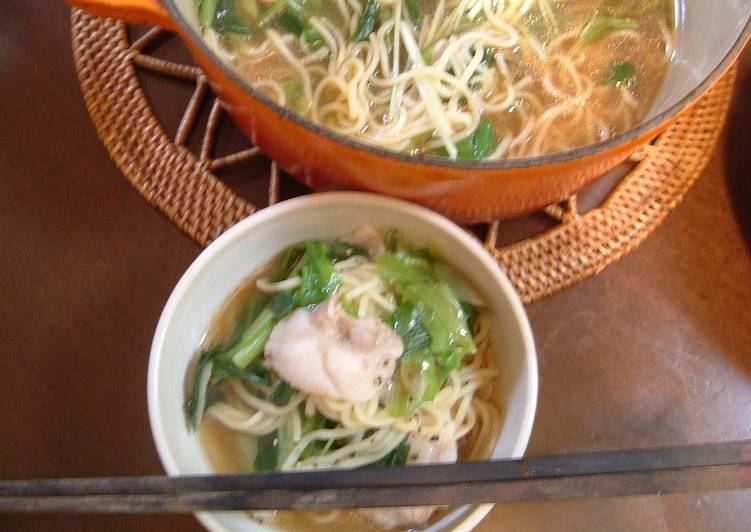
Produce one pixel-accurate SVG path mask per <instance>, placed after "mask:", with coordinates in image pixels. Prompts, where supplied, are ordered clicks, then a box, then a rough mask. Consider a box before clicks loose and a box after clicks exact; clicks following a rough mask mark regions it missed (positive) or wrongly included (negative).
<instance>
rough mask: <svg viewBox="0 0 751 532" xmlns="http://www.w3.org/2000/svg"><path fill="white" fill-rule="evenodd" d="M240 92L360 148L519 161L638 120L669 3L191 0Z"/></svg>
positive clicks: (656, 67)
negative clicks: (237, 77) (250, 91)
mask: <svg viewBox="0 0 751 532" xmlns="http://www.w3.org/2000/svg"><path fill="white" fill-rule="evenodd" d="M197 10H198V20H199V23H200V24H201V25H202V26H203V31H204V37H205V38H206V39H207V40H208V41H209V42H210V43H213V48H214V49H215V50H216V51H217V53H219V54H220V56H221V57H223V58H224V59H225V61H227V62H228V63H229V64H231V65H232V66H233V67H234V68H235V69H236V70H237V71H238V72H239V73H240V74H241V76H242V77H244V78H245V79H246V80H248V81H249V82H251V83H252V84H253V86H255V87H256V88H258V89H259V90H261V91H263V92H264V93H266V95H267V96H269V97H270V98H272V99H274V100H275V101H277V102H278V103H279V104H281V105H283V106H286V107H289V108H291V109H292V110H294V111H295V112H296V113H298V114H300V115H301V116H304V117H307V118H309V119H311V120H312V121H313V122H315V123H318V124H321V125H323V126H326V127H328V128H330V129H331V130H333V131H335V132H337V133H340V134H343V135H348V136H351V137H355V138H357V139H359V140H362V141H365V142H367V143H369V144H372V145H376V146H379V147H382V148H387V149H391V150H396V151H402V152H408V153H412V154H422V155H435V156H445V157H449V158H452V159H470V160H498V159H513V158H527V157H536V156H540V155H546V154H551V153H556V152H562V151H568V150H571V149H573V148H576V147H579V146H584V145H588V144H593V143H595V142H598V141H601V140H606V139H608V138H610V137H612V136H614V135H616V134H617V133H620V132H623V131H625V130H628V129H630V128H631V127H632V126H635V125H636V124H638V123H640V121H641V120H642V118H644V116H645V115H646V113H647V112H648V111H649V109H650V107H651V105H652V103H653V101H654V100H655V97H656V95H657V94H658V91H659V89H660V87H661V85H662V82H663V79H664V78H665V74H666V72H667V68H668V66H669V64H670V59H671V56H672V50H673V27H674V22H673V20H674V14H673V13H674V10H673V4H672V2H670V1H669V0H438V1H433V0H430V1H428V0H424V1H423V0H365V1H359V0H355V1H347V0H338V1H335V0H274V1H270V0H269V1H267V0H200V1H199V2H198V7H197Z"/></svg>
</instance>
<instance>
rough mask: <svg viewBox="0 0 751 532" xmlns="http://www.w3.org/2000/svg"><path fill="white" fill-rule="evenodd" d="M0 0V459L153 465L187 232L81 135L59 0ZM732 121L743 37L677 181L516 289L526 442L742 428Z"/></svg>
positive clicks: (524, 520) (743, 192)
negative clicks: (170, 308)
mask: <svg viewBox="0 0 751 532" xmlns="http://www.w3.org/2000/svg"><path fill="white" fill-rule="evenodd" d="M0 11H1V12H2V16H0V72H2V74H1V75H0V175H1V179H0V324H2V325H1V326H0V327H1V329H0V330H1V331H2V338H3V346H2V354H3V362H2V369H0V420H1V421H0V442H1V443H0V477H2V478H24V477H59V476H95V475H139V474H158V473H161V472H162V469H161V466H160V463H159V460H158V458H157V455H156V451H155V449H154V445H153V444H152V440H151V433H150V431H149V424H148V418H147V414H146V366H147V359H148V352H149V346H150V343H151V338H152V334H153V332H154V328H155V326H156V322H157V319H158V317H159V314H160V312H161V309H162V306H163V304H164V303H165V301H166V299H167V297H168V296H169V293H170V291H171V290H172V288H173V286H174V284H175V283H176V281H177V280H178V278H179V277H180V275H181V274H182V272H183V271H184V270H185V269H186V268H187V266H188V265H189V264H190V263H191V261H192V260H193V259H194V258H195V257H196V255H197V254H198V253H199V252H200V251H201V250H200V248H199V246H197V245H196V244H194V243H193V242H192V241H190V240H189V239H188V238H187V237H186V236H185V235H183V234H182V233H181V232H180V231H179V230H178V229H177V228H176V227H175V226H174V225H173V224H172V223H171V222H169V221H168V220H167V219H166V218H165V217H164V216H162V215H161V214H160V213H158V212H157V211H155V210H154V209H152V208H151V207H150V206H149V205H148V204H147V203H146V202H145V201H144V200H143V199H142V198H141V196H139V194H138V193H137V192H136V191H135V190H134V189H132V188H131V187H130V185H129V184H128V183H127V182H126V180H125V179H123V177H122V176H121V175H120V173H119V172H118V170H117V169H116V168H115V166H114V164H113V163H112V162H111V161H110V159H109V157H108V156H107V153H106V152H105V150H104V148H103V147H102V145H101V143H100V141H99V140H98V138H97V137H96V134H95V132H94V128H93V126H92V124H91V122H90V120H89V117H88V115H87V113H86V110H85V108H84V105H83V102H82V99H81V96H80V91H79V87H78V82H77V79H76V75H75V71H74V67H73V61H72V57H71V47H70V23H69V13H68V10H67V8H66V7H65V5H64V4H63V3H62V2H60V1H54V2H37V1H29V0H5V1H4V2H3V8H2V9H1V10H0ZM180 90H182V89H180ZM165 97H167V96H165ZM749 123H751V52H748V51H747V52H746V53H745V55H744V58H743V61H742V64H741V71H740V76H739V81H738V90H737V93H736V97H735V101H734V104H733V107H732V111H731V115H730V120H729V123H728V125H727V127H726V130H725V133H724V135H723V137H722V140H721V142H720V144H719V146H718V148H717V150H716V153H715V154H714V157H713V159H712V162H711V164H710V166H709V168H708V169H707V171H706V172H705V174H704V175H703V177H702V178H701V179H700V180H699V182H698V184H697V185H696V186H695V187H694V188H693V189H692V190H691V192H690V193H689V194H688V196H687V197H686V199H685V201H684V202H683V203H682V204H681V205H680V206H679V207H678V208H677V209H676V210H675V212H674V213H673V214H672V215H671V216H669V217H668V219H667V220H666V221H665V222H664V223H663V224H662V226H661V227H659V228H658V229H657V230H656V231H655V232H654V234H653V235H651V236H650V237H649V238H648V239H647V241H646V242H645V243H644V244H643V245H642V246H641V247H640V248H639V249H637V250H636V251H634V252H632V253H631V254H630V255H628V256H627V257H625V258H624V259H623V260H621V261H620V262H619V263H617V264H615V265H612V266H610V267H609V268H607V269H606V270H605V271H603V272H602V273H601V274H600V275H598V276H597V277H595V278H592V279H589V280H587V281H586V282H584V283H582V284H580V285H578V286H575V287H573V288H570V289H568V290H566V291H564V292H562V293H560V294H558V295H556V296H553V297H550V298H548V299H546V300H544V301H541V302H539V303H535V304H533V305H530V306H529V307H528V311H529V317H530V320H531V323H532V327H533V329H534V333H535V336H536V341H537V345H538V352H539V362H540V396H539V407H538V412H537V418H536V421H535V427H534V432H533V434H532V440H531V442H530V445H529V449H528V452H529V453H530V454H541V453H563V452H572V451H585V450H598V449H615V448H626V447H635V446H655V445H669V444H685V443H698V442H710V441H721V440H732V439H741V438H751V259H750V256H751V170H750V167H751V133H749V131H751V130H750V129H749V126H748V124H749ZM254 183H255V182H254ZM238 186H241V187H242V186H245V187H246V188H248V189H249V190H251V192H252V190H259V185H258V184H257V183H256V184H253V183H250V184H247V183H246V184H243V185H238ZM749 508H751V492H748V491H746V492H727V493H706V494H701V495H696V496H694V495H686V496H683V495H681V496H652V497H629V498H622V499H609V500H592V501H575V502H555V503H534V504H532V503H530V504H506V505H499V506H497V507H496V508H495V509H494V510H493V512H492V514H491V515H490V516H489V517H488V518H487V519H486V520H485V521H484V522H483V524H482V525H481V526H480V529H481V530H485V531H490V530H509V531H543V530H544V531H568V530H584V531H590V530H592V531H593V530H607V531H610V532H612V531H620V530H623V531H626V530H651V531H668V530H670V531H672V530H695V531H707V530H717V531H733V530H737V531H745V530H749V529H751V510H749ZM199 529H200V526H199V524H198V522H197V521H195V520H194V519H193V518H192V517H190V516H97V515H79V516H72V515H66V516H62V515H45V516H26V515H0V530H109V531H115V530H169V531H170V532H176V531H178V530H199Z"/></svg>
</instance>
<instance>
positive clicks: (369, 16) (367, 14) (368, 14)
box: [352, 0, 378, 42]
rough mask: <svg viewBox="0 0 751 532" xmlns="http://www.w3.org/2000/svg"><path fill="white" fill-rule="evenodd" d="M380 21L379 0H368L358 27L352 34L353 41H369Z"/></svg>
mask: <svg viewBox="0 0 751 532" xmlns="http://www.w3.org/2000/svg"><path fill="white" fill-rule="evenodd" d="M377 21H378V0H367V2H366V3H365V7H364V8H363V10H362V15H360V21H359V22H358V23H357V29H356V30H355V34H354V35H353V36H352V42H360V41H367V40H368V37H370V34H371V33H373V31H374V30H375V26H376V22H377Z"/></svg>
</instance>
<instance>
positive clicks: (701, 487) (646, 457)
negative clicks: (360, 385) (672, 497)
mask: <svg viewBox="0 0 751 532" xmlns="http://www.w3.org/2000/svg"><path fill="white" fill-rule="evenodd" d="M744 488H751V440H747V441H738V442H728V443H714V444H704V445H693V446H683V447H665V448H655V449H639V450H625V451H606V452H595V453H581V454H569V455H558V456H541V457H531V458H524V459H521V460H497V461H486V462H463V463H457V464H434V465H422V466H409V467H392V468H370V469H356V470H326V471H307V472H295V473H255V474H240V475H203V476H180V477H165V476H145V477H110V478H69V479H34V480H2V481H0V511H2V512H102V513H110V512H117V513H156V512H195V511H204V510H212V511H219V510H222V511H224V510H272V509H297V510H300V509H328V508H367V507H371V508H372V507H384V506H418V505H446V504H464V503H488V502H511V501H524V500H554V499H574V498H595V497H612V496H623V495H646V494H657V493H685V492H698V491H713V490H729V489H744Z"/></svg>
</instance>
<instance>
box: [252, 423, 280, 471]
mask: <svg viewBox="0 0 751 532" xmlns="http://www.w3.org/2000/svg"><path fill="white" fill-rule="evenodd" d="M276 435H277V433H276V432H273V433H272V434H270V435H268V436H264V437H263V438H260V439H259V440H258V454H257V455H256V461H255V464H254V466H253V469H254V470H255V471H259V472H263V471H275V470H276V464H277V462H278V461H279V446H278V440H277V437H276Z"/></svg>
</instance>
